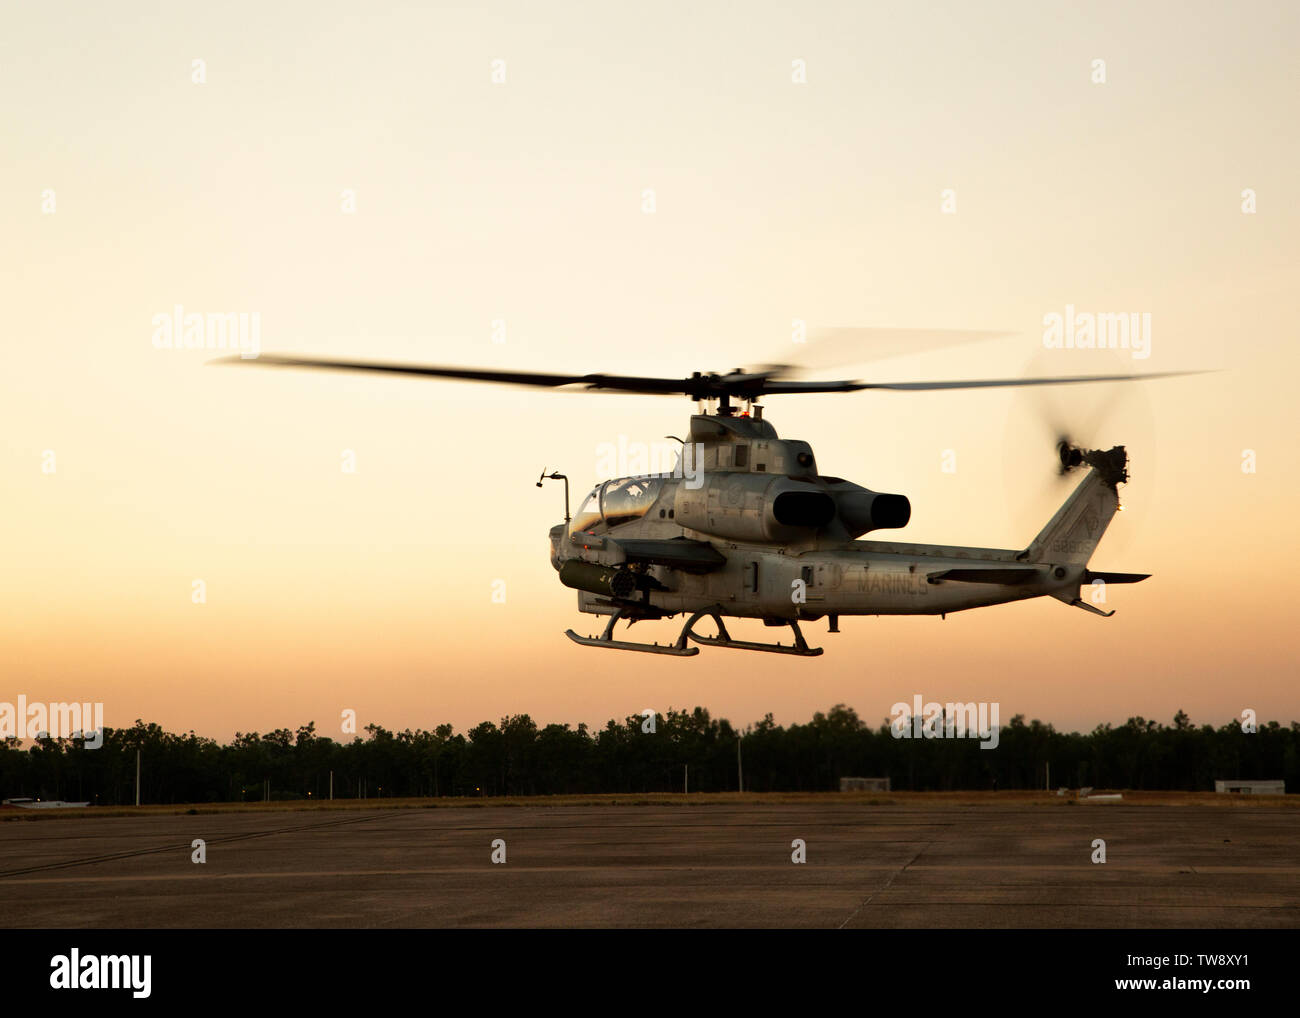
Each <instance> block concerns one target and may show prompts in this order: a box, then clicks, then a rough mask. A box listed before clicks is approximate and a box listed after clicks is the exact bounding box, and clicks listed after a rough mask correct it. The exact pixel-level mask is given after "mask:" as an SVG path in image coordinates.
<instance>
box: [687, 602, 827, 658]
mask: <svg viewBox="0 0 1300 1018" xmlns="http://www.w3.org/2000/svg"><path fill="white" fill-rule="evenodd" d="M705 615H712V616H713V621H714V622H716V623H717V625H718V635H717V636H700V635H699V634H698V633H694V632H692V631H691V627H692V626H694V625H695V623H696V622H698V621H699V620H700V619H702V618H703V617H704V616H705ZM789 625H790V629H791V630H793V632H794V643H793V644H792V645H791V646H789V647H787V646H785V645H784V644H780V643H754V642H752V641H750V640H733V639H732V638H731V634H730V633H728V632H727V627H726V626H725V625H723V622H722V616H721V615H719V614H717V613H716V612H710V611H703V612H696V613H695V614H694V615H692V616H691V618H690V621H688V622H687V623H686V626H685V628H683V629H682V638H683V639H685V638H686V637H688V636H689V637H690V638H691V639H692V640H694V641H695V642H696V643H702V644H704V645H706V646H709V647H730V648H731V649H733V650H761V651H765V652H766V653H768V654H797V655H798V656H800V657H816V656H817V655H818V654H820V653H821V652H822V648H821V647H809V646H808V643H807V641H806V640H805V639H804V638H803V633H802V632H800V631H799V623H798V622H794V621H791V622H790V623H789Z"/></svg>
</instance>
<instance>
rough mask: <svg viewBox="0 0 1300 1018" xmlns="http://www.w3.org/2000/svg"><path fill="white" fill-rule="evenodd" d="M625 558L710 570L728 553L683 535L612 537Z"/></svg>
mask: <svg viewBox="0 0 1300 1018" xmlns="http://www.w3.org/2000/svg"><path fill="white" fill-rule="evenodd" d="M611 543H612V544H617V545H618V546H619V547H620V548H621V549H622V550H623V554H624V555H626V556H627V561H628V562H644V563H645V564H647V565H655V566H668V567H669V568H671V569H680V570H681V571H682V572H684V573H711V572H713V571H714V570H715V569H721V568H722V567H723V566H724V565H726V564H727V557H726V556H725V555H723V554H722V553H721V552H720V551H718V550H717V549H716V548H714V547H713V545H711V544H709V543H708V542H707V541H692V540H690V539H689V538H686V537H673V538H670V539H668V540H665V541H656V540H649V539H646V538H636V537H629V538H619V537H616V538H613V539H612V540H611Z"/></svg>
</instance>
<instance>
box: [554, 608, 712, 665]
mask: <svg viewBox="0 0 1300 1018" xmlns="http://www.w3.org/2000/svg"><path fill="white" fill-rule="evenodd" d="M621 618H623V609H622V608H620V609H619V610H618V611H616V612H615V613H614V614H613V615H611V616H610V617H609V622H607V623H606V624H605V631H604V632H603V633H601V634H600V636H579V635H578V634H577V633H575V632H574V631H573V630H572V629H566V630H565V631H564V635H565V636H567V637H568V638H569V639H570V640H572V641H573V642H574V643H580V644H582V645H583V646H584V647H608V648H609V649H610V650H639V651H641V652H642V653H644V654H672V655H673V656H675V657H694V656H695V655H696V654H698V653H699V652H700V648H699V647H688V646H686V633H685V631H683V632H682V635H681V636H679V637H678V638H677V642H676V643H673V644H665V645H663V646H660V645H659V644H657V643H633V642H631V641H630V640H615V639H614V638H613V637H614V623H616V622H617V621H618V620H619V619H621ZM635 621H636V619H632V622H635ZM630 624H631V623H629V625H630Z"/></svg>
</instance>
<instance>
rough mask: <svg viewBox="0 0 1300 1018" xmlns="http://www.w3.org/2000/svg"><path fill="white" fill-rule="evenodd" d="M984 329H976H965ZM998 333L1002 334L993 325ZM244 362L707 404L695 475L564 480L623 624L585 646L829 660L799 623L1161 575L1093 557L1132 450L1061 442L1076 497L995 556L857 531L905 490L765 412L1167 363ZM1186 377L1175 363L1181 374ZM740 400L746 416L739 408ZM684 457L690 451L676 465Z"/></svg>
mask: <svg viewBox="0 0 1300 1018" xmlns="http://www.w3.org/2000/svg"><path fill="white" fill-rule="evenodd" d="M969 335H977V334H969ZM982 335H989V334H982ZM225 360H228V361H231V362H235V363H242V364H261V365H266V366H272V367H294V368H323V369H329V370H339V371H365V372H384V373H396V374H407V375H419V376H424V377H433V378H447V379H460V380H466V381H480V382H496V383H504V384H510V385H525V386H542V387H551V388H553V387H561V386H581V387H585V388H586V389H589V390H597V391H618V392H631V393H646V394H655V395H664V394H677V395H685V396H689V397H691V398H692V399H694V400H696V401H697V403H700V404H703V407H702V409H703V410H704V412H702V413H696V414H694V415H693V416H692V417H691V426H690V432H689V437H688V438H687V439H686V440H684V441H683V447H682V451H681V456H682V457H688V456H689V457H693V458H694V462H693V463H692V464H691V466H692V468H693V469H692V470H691V471H690V476H689V477H688V476H686V472H685V471H682V470H676V471H674V472H673V474H671V475H664V474H659V475H645V476H638V477H623V478H617V479H612V480H607V481H604V482H602V483H600V484H597V485H596V486H595V487H594V488H592V489H591V492H590V493H589V494H588V495H587V496H586V498H585V499H584V500H583V502H582V504H581V505H580V506H579V508H578V512H577V515H576V516H572V517H571V516H570V515H569V494H568V478H567V477H565V475H563V474H560V473H558V472H553V473H551V474H547V473H546V472H545V470H543V472H542V478H540V479H539V480H538V482H537V485H538V487H541V486H542V481H543V480H545V479H554V480H563V481H564V486H565V521H564V523H562V524H559V525H557V526H554V527H552V528H551V530H550V545H551V565H552V566H554V567H555V569H556V570H557V571H558V572H559V577H560V582H562V583H563V584H564V585H565V586H568V587H571V588H574V589H576V590H577V592H578V610H579V611H582V612H586V613H590V614H594V615H604V616H608V617H609V621H608V623H607V624H606V626H605V630H604V632H603V633H602V635H600V636H598V637H591V636H587V637H584V636H578V635H577V634H576V633H574V632H573V630H568V631H566V634H565V635H567V636H568V637H569V638H570V639H571V640H573V641H574V642H575V643H579V644H582V645H583V646H587V647H605V648H610V649H614V650H634V651H644V652H648V653H653V654H671V655H676V656H682V657H684V656H689V655H694V654H698V653H699V648H698V647H694V646H690V645H689V644H688V640H693V641H694V642H696V643H699V644H703V645H706V646H711V647H730V648H734V649H738V650H756V651H767V652H771V653H777V654H795V655H801V656H815V655H818V654H821V653H822V649H821V648H819V647H810V646H808V643H807V641H806V640H805V639H804V636H803V633H802V632H801V631H800V628H799V623H800V622H802V621H816V620H819V619H822V618H826V619H828V620H829V627H828V631H829V632H832V633H836V632H839V620H840V618H841V617H842V616H846V615H946V614H947V613H948V612H957V611H965V610H967V609H970V608H982V607H985V606H988V605H994V604H1005V603H1007V602H1011V601H1021V600H1025V599H1026V598H1032V597H1044V596H1050V597H1054V598H1056V599H1057V600H1059V601H1062V602H1064V603H1065V604H1068V605H1072V606H1074V607H1076V608H1081V609H1083V610H1084V611H1088V612H1092V613H1094V614H1097V615H1101V616H1104V617H1108V616H1110V615H1113V614H1114V612H1103V611H1101V610H1100V609H1098V608H1096V607H1095V606H1093V605H1091V604H1089V603H1088V602H1086V601H1084V600H1083V599H1082V598H1081V597H1080V589H1079V588H1080V586H1081V585H1083V584H1093V583H1096V582H1098V581H1102V582H1105V583H1107V584H1116V583H1136V582H1138V581H1139V580H1144V579H1146V578H1147V575H1149V574H1141V573H1116V572H1100V571H1096V570H1092V569H1090V568H1089V566H1088V562H1089V559H1090V558H1091V557H1092V553H1093V551H1094V550H1095V549H1096V547H1097V544H1098V542H1099V541H1100V540H1101V537H1102V534H1104V533H1105V531H1106V527H1107V526H1108V525H1109V524H1110V521H1111V518H1112V517H1113V516H1114V515H1115V512H1116V510H1117V509H1119V508H1120V504H1119V494H1118V488H1119V485H1120V484H1122V483H1124V482H1125V481H1127V480H1128V455H1127V453H1126V452H1125V449H1124V447H1123V446H1116V447H1114V448H1112V449H1109V450H1106V451H1101V450H1087V449H1082V448H1079V447H1077V446H1075V445H1074V444H1072V443H1071V442H1070V441H1069V440H1061V441H1059V442H1058V445H1057V453H1058V455H1059V457H1060V469H1061V472H1062V473H1065V472H1069V471H1072V470H1074V469H1075V468H1078V467H1084V466H1086V467H1087V468H1088V472H1087V473H1086V474H1085V475H1084V476H1083V478H1082V479H1081V480H1080V482H1079V483H1078V485H1077V486H1076V487H1075V489H1074V491H1073V492H1072V493H1071V494H1070V495H1069V497H1068V498H1067V499H1066V501H1065V503H1064V505H1062V506H1061V508H1060V509H1059V510H1058V511H1057V513H1056V515H1055V516H1053V517H1052V518H1051V520H1050V521H1048V523H1047V526H1046V527H1044V528H1043V530H1042V532H1041V533H1040V534H1039V535H1038V536H1037V537H1036V538H1034V540H1033V541H1032V542H1031V543H1030V544H1029V546H1028V547H1026V548H1023V549H1007V550H997V549H990V548H965V547H951V546H944V545H917V544H904V543H895V542H885V541H863V540H859V538H861V537H862V536H863V535H864V534H869V533H871V532H873V531H877V530H894V529H898V528H900V527H903V526H905V525H906V524H907V522H908V519H909V518H910V516H911V504H910V503H909V501H908V499H907V497H906V496H904V495H892V494H882V493H879V492H875V491H872V490H870V489H868V488H864V487H862V486H860V485H857V484H854V483H852V482H850V481H846V480H844V479H842V478H839V477H830V476H827V475H825V474H822V473H821V472H820V471H819V470H818V468H817V461H816V458H815V457H814V455H813V450H812V447H811V446H810V445H809V444H808V443H807V442H803V441H799V440H796V439H783V438H780V437H779V436H778V435H777V432H776V429H775V428H774V427H772V424H771V423H770V422H769V421H768V420H766V419H764V417H763V408H762V406H761V405H760V404H759V400H760V399H761V398H762V397H764V396H769V395H788V394H808V393H830V392H858V391H862V390H867V389H893V390H906V391H928V390H943V389H970V388H993V387H1002V386H1025V385H1053V384H1066V383H1080V382H1110V381H1132V380H1136V379H1139V378H1156V377H1163V375H1161V374H1148V375H1142V376H1131V375H1088V376H1068V377H1057V378H1029V379H1000V380H977V381H950V382H894V383H872V382H858V381H824V382H817V381H801V380H797V379H793V378H791V377H789V375H788V374H787V368H786V366H773V367H768V368H762V369H754V370H742V369H736V370H734V371H731V372H729V373H727V374H702V373H700V372H696V373H694V374H692V375H691V376H690V377H688V378H677V379H672V378H656V377H636V376H626V375H606V374H586V375H564V374H550V373H537V372H518V371H501V370H488V369H473V368H457V367H437V366H424V365H413V364H412V365H408V364H394V363H383V362H374V361H343V360H329V359H320V358H310V357H291V356H282V355H276V354H265V355H262V356H261V357H260V358H257V359H254V360H241V359H240V358H226V359H225ZM1182 373H1183V372H1167V373H1164V375H1168V374H1182ZM737 403H740V404H743V409H741V408H740V407H737V406H736V404H737ZM680 466H681V463H680V462H679V467H680ZM679 613H682V614H686V615H687V619H686V622H685V624H684V625H683V626H682V629H681V631H680V633H679V635H678V637H677V639H676V641H675V642H673V643H671V644H666V645H660V644H658V643H636V642H631V641H627V640H615V639H614V638H613V634H614V626H615V624H616V623H617V622H619V621H620V620H626V621H627V622H628V624H629V625H631V624H633V623H635V622H638V621H642V620H654V619H663V618H672V617H674V616H676V615H678V614H679ZM705 617H711V618H712V619H713V621H714V624H715V625H716V627H717V635H715V636H701V635H700V634H698V633H696V632H695V631H694V627H695V625H696V623H698V622H699V621H701V620H702V619H703V618H705ZM727 617H734V618H749V619H762V620H763V622H764V623H765V624H767V625H769V626H789V627H790V629H791V630H792V632H793V635H794V643H793V644H792V645H790V646H786V645H783V644H780V643H758V642H751V641H747V640H736V639H733V638H732V637H731V635H730V634H729V633H728V631H727V628H726V625H725V623H724V621H723V620H724V618H727Z"/></svg>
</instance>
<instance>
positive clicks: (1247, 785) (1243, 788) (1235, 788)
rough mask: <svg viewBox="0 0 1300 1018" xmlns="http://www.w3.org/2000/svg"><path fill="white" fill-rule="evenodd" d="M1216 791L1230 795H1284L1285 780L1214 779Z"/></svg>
mask: <svg viewBox="0 0 1300 1018" xmlns="http://www.w3.org/2000/svg"><path fill="white" fill-rule="evenodd" d="M1214 790H1215V791H1216V792H1226V793H1228V794H1230V795H1286V782H1285V781H1283V780H1281V779H1278V780H1277V781H1216V782H1215V783H1214Z"/></svg>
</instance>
